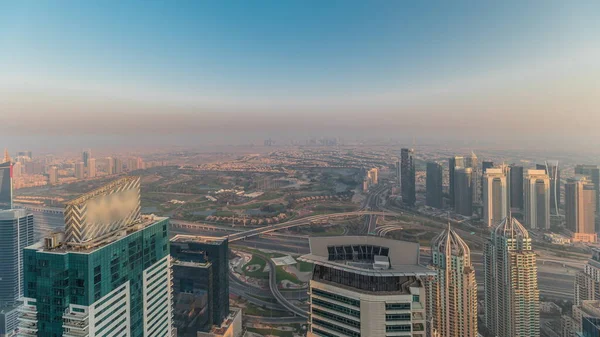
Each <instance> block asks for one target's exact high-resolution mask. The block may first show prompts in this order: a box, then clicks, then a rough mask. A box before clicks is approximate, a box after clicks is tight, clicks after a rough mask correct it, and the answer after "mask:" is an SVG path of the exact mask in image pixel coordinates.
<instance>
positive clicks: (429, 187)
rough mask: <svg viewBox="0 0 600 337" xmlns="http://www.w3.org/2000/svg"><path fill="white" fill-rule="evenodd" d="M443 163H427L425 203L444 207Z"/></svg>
mask: <svg viewBox="0 0 600 337" xmlns="http://www.w3.org/2000/svg"><path fill="white" fill-rule="evenodd" d="M442 171H443V170H442V165H440V164H438V163H427V176H426V182H425V185H426V186H425V204H426V205H427V206H431V207H435V208H442V206H443V203H442V173H443V172H442Z"/></svg>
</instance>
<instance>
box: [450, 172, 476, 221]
mask: <svg viewBox="0 0 600 337" xmlns="http://www.w3.org/2000/svg"><path fill="white" fill-rule="evenodd" d="M472 175H473V169H472V168H470V167H466V168H465V167H456V168H455V169H454V211H455V212H456V213H458V214H461V215H464V216H472V215H473V189H472V188H471V184H472V183H473V179H472Z"/></svg>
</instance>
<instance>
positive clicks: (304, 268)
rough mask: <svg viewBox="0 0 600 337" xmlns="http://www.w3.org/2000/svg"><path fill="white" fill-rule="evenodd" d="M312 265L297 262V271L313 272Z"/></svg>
mask: <svg viewBox="0 0 600 337" xmlns="http://www.w3.org/2000/svg"><path fill="white" fill-rule="evenodd" d="M313 267H314V265H313V264H312V263H309V262H304V261H298V270H299V271H301V272H309V271H312V270H313Z"/></svg>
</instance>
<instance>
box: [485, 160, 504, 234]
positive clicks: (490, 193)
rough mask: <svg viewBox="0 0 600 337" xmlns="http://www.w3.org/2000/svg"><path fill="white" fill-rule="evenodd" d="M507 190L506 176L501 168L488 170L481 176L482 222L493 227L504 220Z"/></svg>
mask: <svg viewBox="0 0 600 337" xmlns="http://www.w3.org/2000/svg"><path fill="white" fill-rule="evenodd" d="M507 212H508V190H507V182H506V174H505V173H504V171H503V170H502V168H488V169H487V170H486V172H485V174H484V175H483V220H484V222H485V224H486V225H487V226H488V227H494V226H496V225H498V224H499V223H500V221H502V219H504V218H506V215H507Z"/></svg>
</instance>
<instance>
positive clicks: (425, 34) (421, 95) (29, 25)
mask: <svg viewBox="0 0 600 337" xmlns="http://www.w3.org/2000/svg"><path fill="white" fill-rule="evenodd" d="M599 124H600V1H597V0H593V1H551V0H544V1H542V0H539V1H502V2H500V1H498V2H497V3H492V1H439V2H436V1H428V2H417V1H415V2H409V1H392V0H390V1H364V0H363V1H350V0H343V1H322V0H318V1H307V0H301V1H291V0H286V1H273V0H270V1H266V0H265V1H58V2H57V1H43V0H33V1H3V0H0V131H2V134H3V135H9V134H16V135H23V134H30V133H32V132H35V133H38V134H39V136H40V137H43V136H46V135H47V136H65V135H68V136H70V137H71V136H80V135H82V134H90V133H93V134H95V135H103V136H105V135H112V134H120V135H122V134H129V133H135V134H140V133H145V134H148V133H150V132H151V133H154V134H157V135H163V134H171V135H172V134H192V135H197V134H204V135H206V136H207V137H211V136H215V137H217V138H218V139H223V138H227V137H233V138H240V139H243V138H244V137H246V136H248V137H264V138H266V137H269V136H275V137H277V136H281V135H286V136H291V135H293V136H295V137H302V136H306V137H308V136H320V135H325V134H328V133H329V134H332V135H344V136H349V135H364V136H373V135H378V136H386V137H394V136H397V135H411V136H417V137H425V138H426V137H429V136H432V137H433V136H435V137H454V138H456V137H465V138H469V137H470V138H477V139H482V140H483V139H485V138H499V137H507V136H509V137H513V138H515V139H524V140H528V139H531V138H535V137H537V138H538V139H541V138H540V137H542V136H543V135H550V134H551V135H553V136H552V137H558V138H560V139H569V140H571V141H572V142H575V143H576V142H584V143H585V144H584V145H588V146H589V145H590V142H592V143H594V142H595V143H598V144H600V136H598V132H597V129H598V125H599ZM546 137H547V138H548V139H552V137H548V136H546ZM217 138H215V139H217Z"/></svg>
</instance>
